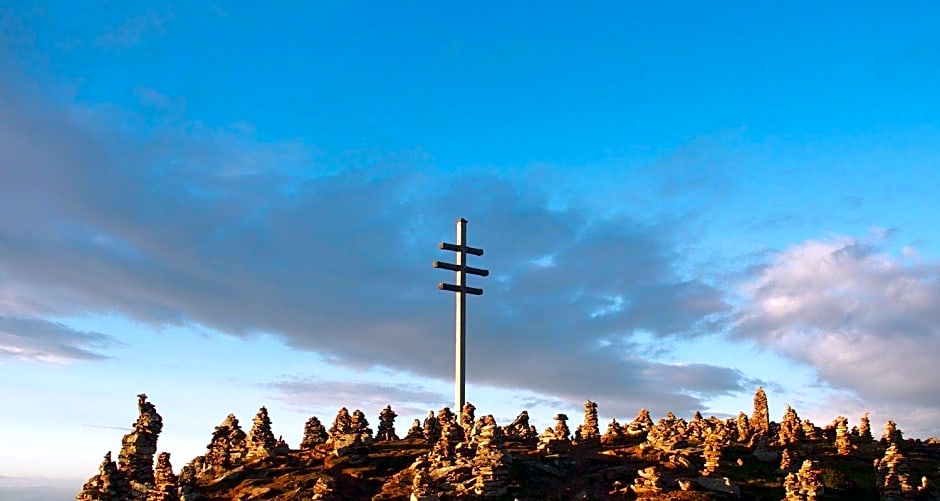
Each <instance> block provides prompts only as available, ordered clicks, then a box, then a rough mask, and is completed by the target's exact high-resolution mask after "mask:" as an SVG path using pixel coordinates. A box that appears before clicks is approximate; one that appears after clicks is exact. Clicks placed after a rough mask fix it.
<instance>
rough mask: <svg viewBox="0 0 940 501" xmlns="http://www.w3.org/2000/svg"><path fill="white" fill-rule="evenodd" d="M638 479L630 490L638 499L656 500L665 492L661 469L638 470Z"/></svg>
mask: <svg viewBox="0 0 940 501" xmlns="http://www.w3.org/2000/svg"><path fill="white" fill-rule="evenodd" d="M636 473H637V477H636V479H634V480H633V485H631V486H630V489H632V490H633V492H634V493H635V494H636V497H637V499H655V498H657V497H659V494H661V493H662V492H663V481H662V477H661V476H660V474H659V469H658V468H656V467H655V466H650V467H648V468H643V469H642V470H637V471H636Z"/></svg>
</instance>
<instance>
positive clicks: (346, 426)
mask: <svg viewBox="0 0 940 501" xmlns="http://www.w3.org/2000/svg"><path fill="white" fill-rule="evenodd" d="M348 433H352V416H350V415H349V409H347V408H345V407H342V408H340V410H339V411H337V412H336V417H335V418H333V426H330V440H336V439H337V438H339V437H340V436H342V435H346V434H348Z"/></svg>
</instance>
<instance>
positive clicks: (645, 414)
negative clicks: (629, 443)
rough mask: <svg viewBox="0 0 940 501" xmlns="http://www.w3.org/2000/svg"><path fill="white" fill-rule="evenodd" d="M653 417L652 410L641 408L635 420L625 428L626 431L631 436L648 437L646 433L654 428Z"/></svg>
mask: <svg viewBox="0 0 940 501" xmlns="http://www.w3.org/2000/svg"><path fill="white" fill-rule="evenodd" d="M653 425H654V423H653V418H651V417H650V411H648V410H646V409H640V411H639V412H637V415H636V417H635V418H633V421H632V422H630V424H628V425H627V426H626V427H625V428H624V430H623V431H624V433H626V434H627V436H629V437H640V438H646V434H647V433H649V431H650V430H651V429H652V428H653Z"/></svg>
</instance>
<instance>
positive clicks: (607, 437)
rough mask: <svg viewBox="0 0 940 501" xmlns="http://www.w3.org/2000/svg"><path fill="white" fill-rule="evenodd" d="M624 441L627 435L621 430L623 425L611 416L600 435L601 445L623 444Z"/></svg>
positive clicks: (614, 445)
mask: <svg viewBox="0 0 940 501" xmlns="http://www.w3.org/2000/svg"><path fill="white" fill-rule="evenodd" d="M626 441H627V435H626V434H625V433H624V432H623V427H622V426H620V423H618V422H617V419H616V418H612V419H611V420H610V423H607V430H605V431H604V434H603V435H601V445H604V446H606V447H616V446H619V445H623V444H624V443H625V442H626Z"/></svg>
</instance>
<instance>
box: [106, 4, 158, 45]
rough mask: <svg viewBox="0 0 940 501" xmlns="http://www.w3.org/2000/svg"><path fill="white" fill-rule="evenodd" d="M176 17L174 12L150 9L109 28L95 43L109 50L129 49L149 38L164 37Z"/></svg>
mask: <svg viewBox="0 0 940 501" xmlns="http://www.w3.org/2000/svg"><path fill="white" fill-rule="evenodd" d="M174 17H176V15H175V13H174V12H173V11H172V10H169V9H167V10H164V11H163V12H157V11H156V10H155V9H153V8H149V9H147V11H146V12H144V13H143V14H138V15H136V16H132V17H129V18H127V19H126V20H124V22H122V23H121V24H118V25H117V26H110V25H109V26H107V27H106V28H105V32H104V34H102V35H101V36H100V37H99V38H98V39H97V40H96V42H95V43H96V45H99V46H102V47H106V48H109V49H120V50H124V49H129V48H131V47H134V46H136V45H138V44H140V43H141V42H143V41H144V40H146V39H147V38H148V37H158V36H162V35H163V34H164V33H166V24H167V22H168V21H170V20H171V19H173V18H174Z"/></svg>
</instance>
